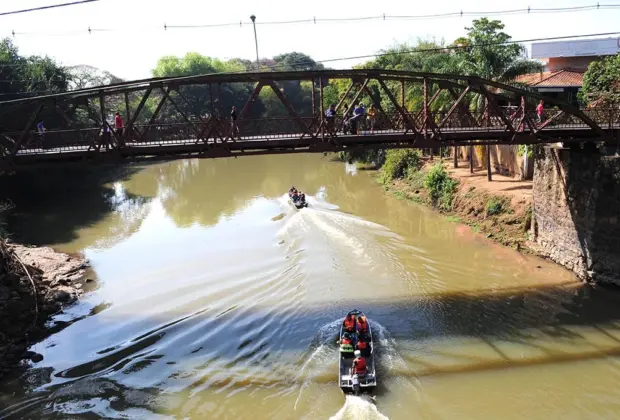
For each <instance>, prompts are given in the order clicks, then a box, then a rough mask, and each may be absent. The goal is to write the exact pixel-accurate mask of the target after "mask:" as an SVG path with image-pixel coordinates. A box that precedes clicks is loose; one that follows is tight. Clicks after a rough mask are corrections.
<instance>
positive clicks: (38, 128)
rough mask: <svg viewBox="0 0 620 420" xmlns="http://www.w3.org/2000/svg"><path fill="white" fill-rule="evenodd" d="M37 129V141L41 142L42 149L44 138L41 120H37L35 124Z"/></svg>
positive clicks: (42, 147)
mask: <svg viewBox="0 0 620 420" xmlns="http://www.w3.org/2000/svg"><path fill="white" fill-rule="evenodd" d="M37 131H38V133H39V143H40V144H41V149H44V146H43V139H44V138H45V127H44V126H43V121H39V123H38V124H37Z"/></svg>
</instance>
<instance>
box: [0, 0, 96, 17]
mask: <svg viewBox="0 0 620 420" xmlns="http://www.w3.org/2000/svg"><path fill="white" fill-rule="evenodd" d="M95 1H99V0H79V1H73V2H70V3H61V4H52V5H50V6H40V7H33V8H30V9H23V10H15V11H12V12H0V16H7V15H16V14H18V13H27V12H36V11H39V10H46V9H56V8H59V7H66V6H75V5H77V4H84V3H93V2H95Z"/></svg>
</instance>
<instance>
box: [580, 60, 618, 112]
mask: <svg viewBox="0 0 620 420" xmlns="http://www.w3.org/2000/svg"><path fill="white" fill-rule="evenodd" d="M579 100H580V101H581V102H582V103H584V104H588V103H591V102H598V103H601V102H602V103H604V104H617V103H618V102H620V55H614V56H611V57H607V58H605V59H603V60H601V61H594V62H592V63H590V65H589V66H588V70H587V71H586V73H585V74H584V75H583V87H582V89H581V91H580V92H579Z"/></svg>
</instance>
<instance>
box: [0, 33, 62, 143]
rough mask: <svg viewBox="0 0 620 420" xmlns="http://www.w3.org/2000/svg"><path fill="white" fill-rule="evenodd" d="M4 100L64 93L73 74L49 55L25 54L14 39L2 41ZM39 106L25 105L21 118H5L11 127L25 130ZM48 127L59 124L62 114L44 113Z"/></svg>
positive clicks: (0, 68)
mask: <svg viewBox="0 0 620 420" xmlns="http://www.w3.org/2000/svg"><path fill="white" fill-rule="evenodd" d="M0 79H2V83H0V101H8V100H12V99H20V98H24V97H30V96H36V95H44V94H49V93H54V92H62V91H65V90H67V88H68V87H69V80H70V75H69V73H68V71H67V69H65V68H64V67H62V66H60V65H58V64H57V63H56V62H54V60H52V59H51V58H49V57H39V56H29V57H26V56H22V55H20V54H19V51H18V49H17V47H16V46H15V45H14V44H13V43H12V41H11V40H10V39H3V40H2V41H0ZM34 107H35V105H31V106H25V107H24V108H23V112H22V113H20V114H19V115H20V117H19V118H14V119H11V120H6V119H5V120H3V121H2V125H3V126H4V128H5V129H7V130H9V131H10V130H13V129H14V130H16V131H19V130H22V129H23V128H24V126H25V125H26V123H27V121H28V118H29V117H30V114H31V113H32V112H33V111H34ZM40 118H41V119H44V120H45V122H46V126H47V127H55V126H58V125H59V124H60V123H61V122H62V120H61V118H60V116H59V115H58V114H57V113H55V112H54V111H53V110H50V109H49V108H46V109H44V110H43V111H41V113H40Z"/></svg>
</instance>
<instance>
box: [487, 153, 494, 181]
mask: <svg viewBox="0 0 620 420" xmlns="http://www.w3.org/2000/svg"><path fill="white" fill-rule="evenodd" d="M486 148H487V181H493V177H492V176H491V145H489V144H487V146H486Z"/></svg>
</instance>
